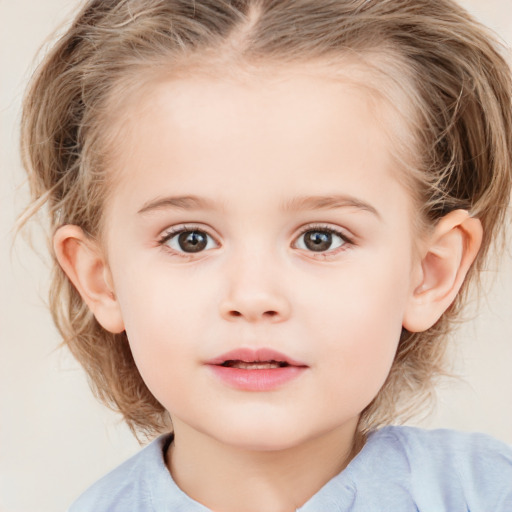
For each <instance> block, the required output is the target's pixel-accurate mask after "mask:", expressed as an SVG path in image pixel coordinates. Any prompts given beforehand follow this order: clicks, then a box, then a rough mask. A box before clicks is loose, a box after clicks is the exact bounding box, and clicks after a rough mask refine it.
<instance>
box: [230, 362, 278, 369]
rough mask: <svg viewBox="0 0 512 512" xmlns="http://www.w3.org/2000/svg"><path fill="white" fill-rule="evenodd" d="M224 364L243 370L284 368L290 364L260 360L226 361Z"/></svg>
mask: <svg viewBox="0 0 512 512" xmlns="http://www.w3.org/2000/svg"><path fill="white" fill-rule="evenodd" d="M222 366H227V367H229V368H240V369H242V370H269V369H273V368H282V367H284V366H288V364H287V363H283V362H277V361H268V362H262V361H259V362H254V363H247V362H245V361H226V362H225V363H224V364H223V365H222Z"/></svg>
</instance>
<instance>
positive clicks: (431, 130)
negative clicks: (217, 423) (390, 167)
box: [21, 0, 512, 436]
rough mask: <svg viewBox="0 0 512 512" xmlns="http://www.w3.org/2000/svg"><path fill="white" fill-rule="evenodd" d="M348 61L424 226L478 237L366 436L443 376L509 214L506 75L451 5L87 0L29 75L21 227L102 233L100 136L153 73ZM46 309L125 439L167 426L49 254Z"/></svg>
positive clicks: (121, 338) (388, 386) (383, 394)
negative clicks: (26, 188) (383, 114)
mask: <svg viewBox="0 0 512 512" xmlns="http://www.w3.org/2000/svg"><path fill="white" fill-rule="evenodd" d="M348 55H349V56H352V57H355V58H356V59H357V60H359V61H360V62H362V63H363V67H366V69H368V70H371V73H373V74H372V76H373V77H374V78H375V77H377V78H375V80H373V79H369V80H367V81H366V82H365V83H364V84H362V85H364V86H365V87H368V88H369V89H370V90H372V91H373V92H374V93H375V94H379V95H380V97H382V98H384V99H385V100H387V101H388V104H389V105H392V106H394V107H393V108H394V109H395V110H396V113H397V115H399V116H401V117H402V118H403V119H405V120H406V123H407V125H408V126H409V127H410V131H409V132H408V133H407V134H405V135H403V137H405V138H403V139H402V140H400V141H399V143H398V142H397V144H396V146H397V147H398V148H402V149H401V150H400V151H402V153H403V154H397V158H399V159H400V160H401V161H402V162H411V158H410V154H411V153H413V154H414V165H411V164H407V165H406V164H404V165H405V166H406V167H407V172H406V173H404V176H405V178H404V179H405V181H406V182H407V183H408V185H409V187H410V189H411V191H412V192H413V193H414V194H415V197H416V199H417V203H418V206H419V211H420V213H421V218H422V219H423V220H424V223H425V224H426V225H430V226H433V225H435V223H436V221H437V220H438V219H440V218H441V217H442V216H443V215H445V214H446V213H448V212H450V211H452V210H455V209H459V208H461V209H466V210H468V211H469V212H470V213H471V215H473V216H475V217H477V218H479V219H480V220H481V222H482V225H483V229H484V240H483V244H482V248H481V251H480V253H479V255H478V257H477V260H476V262H475V264H474V265H473V267H472V269H471V271H470V273H469V275H468V277H467V279H466V281H465V283H464V284H463V288H462V290H461V293H459V295H458V297H457V299H456V300H455V302H454V303H453V304H452V306H451V307H450V308H449V309H448V310H447V311H446V312H445V314H444V315H443V316H442V317H441V319H440V320H439V321H438V322H437V323H436V324H435V325H434V326H433V327H432V328H430V329H429V330H427V331H426V332H420V333H411V332H407V331H405V330H404V331H403V332H402V336H401V340H400V343H399V346H398V351H397V354H396V357H395V360H394V364H393V366H392V369H391V372H390V374H389V377H388V379H387V381H386V383H385V384H384V386H383V388H382V389H381V391H380V392H379V394H378V395H377V397H376V398H375V399H374V400H373V402H372V403H371V404H370V405H369V406H368V407H367V408H366V409H365V410H364V411H363V412H362V415H361V419H360V425H359V426H360V430H361V432H366V431H368V430H369V429H372V428H375V427H377V426H379V425H383V424H387V423H390V422H394V421H398V420H400V419H403V418H404V417H406V416H408V415H409V414H412V412H413V411H414V410H415V408H417V407H418V406H421V405H422V404H424V403H425V399H426V398H428V397H430V395H431V393H432V389H433V383H434V381H435V379H436V377H437V376H439V375H441V374H443V371H444V370H443V368H444V367H443V363H444V357H443V356H444V352H445V347H446V341H447V334H448V333H449V332H450V329H451V327H452V325H453V324H454V321H455V320H457V319H458V318H459V317H460V313H461V307H462V306H463V304H464V302H465V296H466V292H467V290H468V287H469V286H470V284H471V283H472V282H473V281H475V280H476V278H477V276H478V273H479V272H478V271H479V270H480V269H482V268H483V264H484V261H485V258H486V256H487V254H488V252H489V248H490V246H491V245H492V243H493V241H495V240H496V239H497V238H498V235H499V233H500V230H501V228H502V227H503V225H504V219H505V216H506V213H507V208H508V205H509V200H510V186H511V181H512V171H511V155H512V113H511V94H512V86H511V78H510V69H509V67H508V65H507V63H506V60H505V59H504V57H503V50H502V48H501V47H500V44H499V43H498V42H497V41H496V40H495V38H494V36H493V35H492V34H490V33H489V32H488V31H487V30H486V29H485V28H484V27H482V26H481V25H480V24H479V23H477V22H476V21H475V20H474V19H473V18H471V16H470V15H469V14H468V13H467V12H465V11H464V10H463V9H462V8H461V7H460V6H458V5H457V4H456V3H454V2H453V1H451V0H436V1H435V2H433V1H431V0H194V1H192V0H90V1H88V2H86V3H85V4H84V5H83V6H82V9H81V11H80V12H79V13H78V15H77V16H76V18H75V19H74V21H73V22H72V23H71V25H70V26H69V28H68V29H67V31H66V32H65V33H64V34H63V35H61V36H60V38H59V39H58V40H57V42H56V43H55V44H54V46H53V48H52V49H51V51H49V53H48V54H47V55H46V57H45V58H44V60H43V62H42V63H41V65H40V66H39V68H38V69H37V71H36V73H35V74H34V76H33V78H32V81H31V83H30V86H29V89H28V91H27V93H26V96H25V100H24V109H23V116H22V132H21V133H22V137H21V147H22V155H23V160H24V166H25V168H26V170H27V173H28V177H29V183H30V187H31V192H32V197H33V201H32V203H31V205H30V207H29V209H28V210H27V212H26V214H25V220H26V219H28V218H30V217H31V216H32V215H34V214H35V213H37V212H39V211H40V210H42V211H44V213H45V214H46V216H47V217H46V218H47V219H48V220H49V236H52V234H53V233H54V231H55V230H56V229H57V228H58V227H59V226H61V225H63V224H76V225H78V226H80V227H81V228H83V229H84V230H85V232H87V233H88V234H89V235H91V236H95V237H99V236H101V230H102V211H103V206H104V204H105V201H106V199H107V197H108V194H109V192H111V190H112V187H113V178H112V176H110V175H109V173H108V168H109V166H108V164H107V163H108V159H109V158H113V157H112V154H113V153H112V152H113V148H114V144H113V141H114V139H115V136H116V134H115V133H113V132H112V133H111V132H109V130H108V127H109V126H112V125H113V124H115V115H116V112H117V113H119V111H120V109H121V106H122V102H123V101H124V100H125V99H126V98H127V97H129V95H130V94H133V91H134V90H135V88H136V87H137V84H140V83H141V82H142V81H143V80H146V81H150V80H151V79H152V78H154V77H155V76H156V75H157V74H158V73H163V72H164V70H165V73H168V74H169V75H170V76H173V74H175V75H177V74H178V73H184V72H185V73H186V72H189V71H190V72H192V71H193V70H194V69H195V70H201V69H202V68H204V67H208V66H210V67H214V68H215V67H216V69H218V70H220V71H222V70H223V69H226V70H227V69H231V70H234V72H235V73H236V72H237V70H240V71H241V70H242V69H244V68H245V67H246V66H252V68H253V69H257V68H258V66H260V65H264V64H265V63H267V62H268V63H277V64H280V65H283V66H286V65H287V64H297V63H299V64H300V63H303V62H326V61H328V62H329V63H330V66H331V67H332V68H333V69H336V68H337V67H338V68H340V71H341V72H342V71H343V59H344V57H346V56H348ZM382 84H386V86H385V87H382V88H380V86H381V85H382ZM397 94H398V95H399V96H400V98H402V99H403V101H402V102H400V101H396V99H397V96H396V95H397ZM401 105H402V106H401ZM404 105H405V106H404ZM396 137H398V138H399V136H398V135H396ZM400 151H399V152H400ZM408 155H409V157H408ZM50 307H51V310H52V314H53V318H54V321H55V323H56V325H57V327H58V329H59V331H60V333H61V334H62V337H63V339H64V342H65V344H66V345H67V346H68V347H69V349H70V350H71V352H72V353H73V354H74V356H75V357H76V358H77V360H78V361H79V362H80V363H81V364H82V366H83V367H84V368H85V371H86V372H87V374H88V377H89V381H90V383H91V386H92V389H93V391H94V392H95V394H96V396H97V397H99V398H100V399H101V400H102V401H103V402H104V403H106V404H107V405H109V406H110V407H111V408H113V409H115V410H117V411H119V412H121V414H122V415H123V416H124V419H125V420H126V422H127V424H128V425H129V426H130V428H131V429H132V431H133V432H134V433H135V434H144V435H147V436H151V435H154V434H157V433H159V432H162V431H164V430H168V429H169V428H170V424H169V421H168V415H167V413H166V411H165V410H164V408H163V406H162V405H161V404H160V403H159V402H158V401H157V400H156V399H155V398H154V397H153V395H152V394H151V393H150V391H149V390H148V388H147V387H146V385H145V383H144V382H143V380H142V378H141V376H140V374H139V372H138V370H137V367H136V366H135V363H134V360H133V357H132V354H131V351H130V348H129V344H128V343H127V339H126V334H125V333H122V334H117V335H115V334H111V333H109V332H107V331H105V330H104V329H103V328H102V327H101V326H100V325H99V324H98V322H97V321H96V320H95V318H94V316H93V315H92V313H91V312H90V311H89V310H88V308H87V306H86V305H85V303H84V302H83V300H82V298H81V297H80V295H79V294H78V292H77V290H76V289H75V288H74V287H73V285H72V284H71V283H70V281H69V280H68V279H67V277H66V275H65V274H64V273H63V271H62V269H61V268H60V267H59V265H58V264H57V262H56V260H55V258H54V260H53V278H52V283H51V289H50Z"/></svg>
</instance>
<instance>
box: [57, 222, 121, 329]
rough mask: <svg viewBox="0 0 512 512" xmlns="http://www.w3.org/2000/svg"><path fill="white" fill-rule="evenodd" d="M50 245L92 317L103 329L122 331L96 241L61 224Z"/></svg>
mask: <svg viewBox="0 0 512 512" xmlns="http://www.w3.org/2000/svg"><path fill="white" fill-rule="evenodd" d="M53 248H54V251H55V256H56V258H57V261H58V262H59V265H60V266H61V268H62V270H63V271H64V272H65V274H66V275H67V276H68V278H69V280H70V281H71V282H72V283H73V285H74V286H75V288H76V289H77V290H78V293H80V295H81V297H82V299H83V300H84V302H85V303H86V304H87V305H88V306H89V308H90V310H91V311H92V312H93V314H94V316H95V317H96V320H98V322H99V323H100V324H101V325H102V326H103V327H104V328H105V329H106V330H107V331H110V332H113V333H120V332H122V331H124V323H123V319H122V315H121V310H120V307H119V303H118V301H117V298H116V296H115V292H114V288H113V283H112V278H111V274H110V270H109V268H108V265H107V263H106V261H105V258H104V255H103V253H102V251H101V248H100V246H99V244H98V243H97V242H96V241H95V240H93V239H92V238H90V237H89V236H88V235H86V234H85V233H84V231H83V230H82V229H81V228H80V227H78V226H73V225H65V226H61V227H60V228H59V229H58V230H57V231H56V232H55V235H54V237H53Z"/></svg>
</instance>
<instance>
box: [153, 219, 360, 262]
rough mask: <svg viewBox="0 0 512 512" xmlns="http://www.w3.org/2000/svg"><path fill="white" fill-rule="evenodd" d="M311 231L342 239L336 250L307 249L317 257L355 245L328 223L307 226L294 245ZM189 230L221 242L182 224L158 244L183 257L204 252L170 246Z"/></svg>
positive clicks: (200, 230) (168, 232)
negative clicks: (173, 240) (180, 249)
mask: <svg viewBox="0 0 512 512" xmlns="http://www.w3.org/2000/svg"><path fill="white" fill-rule="evenodd" d="M311 231H312V232H315V231H316V232H320V233H329V234H331V235H335V236H337V237H339V238H340V239H341V240H342V244H341V245H340V246H339V247H337V248H335V249H334V250H328V251H318V252H316V251H307V249H306V251H307V252H309V253H311V254H313V255H316V257H319V258H323V259H325V258H328V257H330V256H334V255H336V254H338V253H339V252H342V251H345V250H347V249H348V248H349V247H350V246H353V245H354V241H353V240H352V239H351V238H349V237H348V236H347V235H346V234H345V233H343V232H342V231H340V230H337V229H334V228H332V227H330V226H326V225H310V226H306V227H305V228H304V229H303V230H302V231H301V232H300V233H299V234H298V235H297V237H296V238H295V242H294V245H295V244H296V243H297V241H298V240H299V239H300V238H301V237H302V236H303V235H305V234H306V233H308V232H311ZM189 232H198V233H204V234H206V235H207V236H208V237H209V238H210V239H212V240H213V241H214V242H215V243H216V244H217V245H219V242H218V241H217V240H216V239H215V237H213V236H212V235H210V234H209V233H208V231H206V230H205V229H204V228H201V227H199V226H189V225H184V226H181V227H173V228H170V229H169V230H167V231H166V232H165V233H164V234H163V235H162V236H161V237H160V239H159V240H158V244H159V245H160V246H162V247H163V248H164V249H165V250H168V251H170V252H172V254H173V255H177V256H179V257H182V258H190V257H192V256H194V255H195V254H198V253H201V252H204V251H205V249H203V250H201V251H198V252H197V253H194V252H185V251H178V250H176V249H173V248H172V247H169V245H168V242H169V241H170V240H172V239H173V238H175V237H177V236H179V235H180V234H181V233H189Z"/></svg>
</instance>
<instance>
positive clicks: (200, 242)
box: [178, 231, 208, 252]
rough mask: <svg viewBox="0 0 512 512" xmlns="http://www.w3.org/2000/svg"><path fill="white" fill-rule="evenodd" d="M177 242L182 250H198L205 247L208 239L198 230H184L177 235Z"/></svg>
mask: <svg viewBox="0 0 512 512" xmlns="http://www.w3.org/2000/svg"><path fill="white" fill-rule="evenodd" d="M178 243H179V245H180V248H181V249H182V250H183V251H184V252H199V251H202V250H203V249H204V248H205V247H206V245H207V244H208V239H207V237H206V235H205V234H204V233H201V232H200V231H184V232H183V233H180V235H179V236H178Z"/></svg>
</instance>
